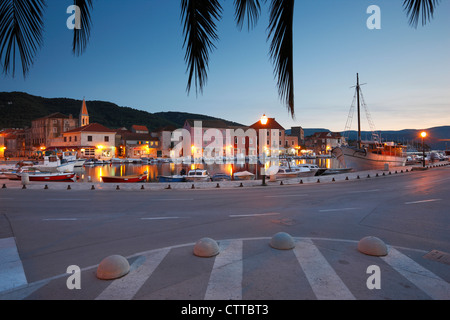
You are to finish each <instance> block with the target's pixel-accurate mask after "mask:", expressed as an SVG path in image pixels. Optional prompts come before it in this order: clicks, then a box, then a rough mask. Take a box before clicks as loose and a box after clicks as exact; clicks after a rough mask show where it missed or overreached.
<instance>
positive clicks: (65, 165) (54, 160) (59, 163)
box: [34, 155, 75, 172]
mask: <svg viewBox="0 0 450 320" xmlns="http://www.w3.org/2000/svg"><path fill="white" fill-rule="evenodd" d="M34 167H35V168H36V169H38V170H40V171H44V172H73V170H74V168H75V165H74V163H70V162H69V161H67V159H59V157H58V156H57V155H49V156H45V157H44V163H43V164H38V165H34Z"/></svg>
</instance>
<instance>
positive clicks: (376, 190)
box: [347, 189, 380, 193]
mask: <svg viewBox="0 0 450 320" xmlns="http://www.w3.org/2000/svg"><path fill="white" fill-rule="evenodd" d="M378 191H380V189H374V190H362V191H349V192H347V193H365V192H378Z"/></svg>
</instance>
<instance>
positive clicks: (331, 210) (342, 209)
mask: <svg viewBox="0 0 450 320" xmlns="http://www.w3.org/2000/svg"><path fill="white" fill-rule="evenodd" d="M359 209H361V208H340V209H323V210H319V212H333V211H347V210H359Z"/></svg>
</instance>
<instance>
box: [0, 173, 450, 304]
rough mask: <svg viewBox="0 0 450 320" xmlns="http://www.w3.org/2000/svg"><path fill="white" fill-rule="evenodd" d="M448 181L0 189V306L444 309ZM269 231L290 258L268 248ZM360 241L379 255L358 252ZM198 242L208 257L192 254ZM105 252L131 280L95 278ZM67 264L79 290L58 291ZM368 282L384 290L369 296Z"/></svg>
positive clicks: (449, 290)
mask: <svg viewBox="0 0 450 320" xmlns="http://www.w3.org/2000/svg"><path fill="white" fill-rule="evenodd" d="M449 183H450V167H439V168H434V169H430V170H427V171H424V172H409V173H402V174H395V175H389V176H385V177H381V176H380V177H377V178H375V177H372V178H370V179H369V178H363V179H358V180H352V181H340V182H330V183H316V184H305V185H299V184H296V185H285V186H278V185H277V186H271V187H251V188H230V189H223V188H221V189H211V190H165V191H147V190H144V191H133V192H129V191H104V190H103V191H100V190H96V191H75V190H59V191H57V190H19V189H9V188H8V189H0V201H1V208H0V251H1V252H2V255H1V256H2V257H3V258H2V260H0V272H3V277H2V280H0V299H15V300H19V299H31V300H34V299H38V300H51V299H83V300H94V299H98V300H100V299H108V300H112V299H122V300H129V299H130V300H131V299H135V300H140V299H151V300H159V299H168V300H209V299H214V300H228V299H236V300H261V299H262V300H293V299H294V300H309V299H325V300H329V299H342V300H347V299H356V300H366V299H373V300H376V299H394V300H403V299H418V300H427V299H436V300H448V299H450V285H449V282H450V265H449V263H450V260H449V256H448V254H446V253H450V232H449V230H450V217H449V215H448V212H449V207H450V200H449V198H448V194H449V191H450V190H449V189H450V184H449ZM278 232H286V233H288V234H290V235H291V236H292V237H293V238H294V240H295V244H296V246H295V248H294V249H291V250H277V249H274V248H272V247H271V246H270V245H269V242H270V240H271V238H272V236H273V235H275V234H276V233H278ZM366 236H375V237H378V238H380V239H382V240H383V241H384V242H385V243H386V244H387V245H388V247H389V254H388V255H387V256H385V257H374V256H368V255H364V254H362V253H360V252H359V251H358V250H357V244H358V241H359V240H360V239H362V238H363V237H366ZM204 237H209V238H211V239H214V240H216V241H217V242H218V244H219V246H220V249H221V251H220V253H219V254H218V255H217V256H215V257H211V258H200V257H197V256H195V255H193V246H194V244H195V243H196V242H197V241H198V240H199V239H201V238H204ZM113 254H119V255H122V256H124V257H126V258H127V259H128V261H129V263H130V265H131V271H130V273H129V274H128V275H126V276H125V277H123V278H120V279H118V280H115V281H104V280H99V279H97V278H96V276H95V273H96V268H97V266H98V264H99V263H100V261H101V260H102V259H103V258H105V257H107V256H109V255H113ZM71 265H77V266H79V267H80V268H81V270H82V272H81V277H80V279H81V289H73V290H69V289H68V288H67V280H68V278H69V277H70V276H71V274H69V273H67V268H68V267H69V266H71ZM373 266H375V267H376V268H378V269H377V270H378V271H373V269H372V268H373ZM2 269H3V271H1V270H2ZM377 274H379V275H380V278H379V279H378V280H380V281H379V284H380V286H381V287H380V288H373V289H369V288H368V282H371V281H372V283H376V282H377V279H375V278H373V276H375V275H377ZM374 279H375V280H374ZM13 287H14V288H13ZM1 291H3V292H2V293H1Z"/></svg>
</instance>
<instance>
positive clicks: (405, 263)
mask: <svg viewBox="0 0 450 320" xmlns="http://www.w3.org/2000/svg"><path fill="white" fill-rule="evenodd" d="M381 258H382V259H383V260H384V261H385V262H386V263H387V264H389V265H390V266H391V267H392V268H394V269H395V270H396V271H397V272H398V273H400V274H401V275H402V276H404V277H405V278H406V279H408V280H409V281H411V282H412V283H413V284H414V285H415V286H417V287H418V288H419V289H421V290H422V291H423V292H425V293H426V294H427V295H429V296H430V297H431V298H433V299H434V300H448V299H450V284H449V283H448V282H446V281H445V280H443V279H441V278H439V277H438V276H437V275H435V274H434V273H432V272H431V271H429V270H428V269H425V268H424V267H422V266H421V265H419V264H418V263H416V262H415V261H414V260H412V259H411V258H409V257H407V256H405V255H404V254H402V253H401V252H399V251H398V250H396V249H394V248H389V253H388V255H387V256H384V257H381Z"/></svg>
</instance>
